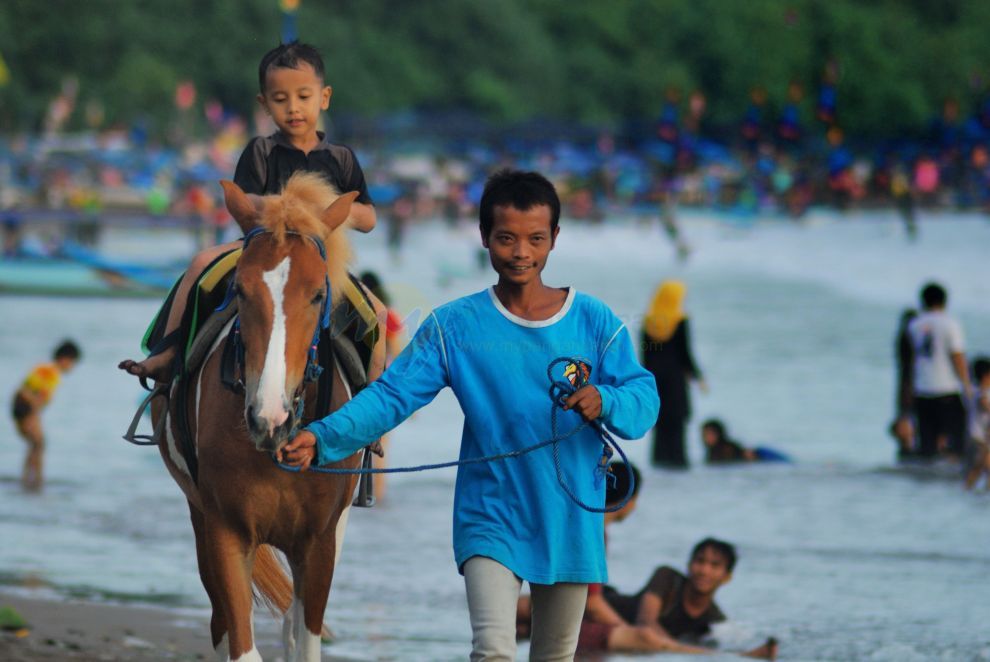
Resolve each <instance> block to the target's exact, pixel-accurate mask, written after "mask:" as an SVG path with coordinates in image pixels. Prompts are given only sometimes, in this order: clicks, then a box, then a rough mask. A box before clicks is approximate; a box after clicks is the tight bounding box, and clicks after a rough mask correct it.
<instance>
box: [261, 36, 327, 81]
mask: <svg viewBox="0 0 990 662" xmlns="http://www.w3.org/2000/svg"><path fill="white" fill-rule="evenodd" d="M300 62H305V63H307V64H309V65H310V66H311V67H313V71H315V72H316V75H317V76H318V77H319V78H320V80H323V73H324V69H323V58H322V57H321V56H320V52H319V51H318V50H316V47H314V46H310V45H309V44H303V43H301V42H298V41H290V42H289V43H287V44H279V45H278V46H277V47H276V48H273V49H272V50H270V51H268V52H267V53H265V55H264V57H262V58H261V64H259V65H258V87H259V89H260V90H261V93H262V94H264V93H265V83H266V81H267V79H268V70H269V69H298V68H299V63H300Z"/></svg>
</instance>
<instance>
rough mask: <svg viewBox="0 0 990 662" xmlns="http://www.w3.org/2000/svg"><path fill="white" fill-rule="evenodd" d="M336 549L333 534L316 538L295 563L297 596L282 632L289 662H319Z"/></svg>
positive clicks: (296, 555) (293, 600)
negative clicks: (324, 617)
mask: <svg viewBox="0 0 990 662" xmlns="http://www.w3.org/2000/svg"><path fill="white" fill-rule="evenodd" d="M336 556H337V549H336V545H335V544H334V536H333V532H331V533H330V534H328V535H326V536H324V537H322V538H313V539H312V540H310V541H309V543H308V544H306V545H305V547H303V548H302V549H300V550H299V551H298V553H297V554H295V555H294V557H295V558H293V559H292V561H291V563H292V580H293V581H292V583H293V586H294V588H295V595H294V596H293V599H292V607H291V608H290V609H289V611H288V612H287V613H286V615H285V619H286V620H285V626H284V628H283V630H282V634H283V637H284V638H285V646H286V651H287V653H288V660H289V662H319V660H320V640H321V636H322V633H323V616H324V612H325V610H326V606H327V597H328V596H329V595H330V582H331V580H332V579H333V567H334V564H335V562H336Z"/></svg>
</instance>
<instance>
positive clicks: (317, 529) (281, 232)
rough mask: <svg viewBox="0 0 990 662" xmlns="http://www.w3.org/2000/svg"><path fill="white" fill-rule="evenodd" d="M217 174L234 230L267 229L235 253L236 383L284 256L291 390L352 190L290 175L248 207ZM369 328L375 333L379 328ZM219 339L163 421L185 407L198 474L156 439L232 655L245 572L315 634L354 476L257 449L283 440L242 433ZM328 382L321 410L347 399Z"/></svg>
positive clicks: (245, 596) (244, 643)
mask: <svg viewBox="0 0 990 662" xmlns="http://www.w3.org/2000/svg"><path fill="white" fill-rule="evenodd" d="M223 184H224V191H225V195H226V199H227V206H228V209H229V210H230V211H231V213H232V215H234V217H235V219H236V220H237V221H238V223H239V224H240V226H241V228H242V229H245V231H247V230H248V229H250V228H252V227H254V226H255V225H262V226H264V227H265V228H266V229H267V230H268V232H266V233H265V234H262V235H259V236H258V237H257V238H255V239H254V240H252V242H251V243H250V245H249V246H248V247H247V248H246V250H245V251H244V254H243V255H242V257H241V259H240V261H239V263H238V274H237V282H238V286H239V289H240V291H241V293H242V294H241V300H240V314H241V333H242V337H243V339H244V345H245V359H246V360H245V363H246V369H245V390H246V392H247V393H248V394H250V393H251V389H252V388H253V387H254V386H255V385H256V384H257V380H258V377H259V370H260V366H261V365H262V364H263V362H264V355H263V354H264V352H265V350H266V348H267V345H268V343H267V337H266V333H269V334H270V332H271V317H272V311H271V299H270V298H268V299H266V297H265V296H263V290H262V288H261V287H259V286H258V279H259V278H260V274H261V273H262V272H263V271H265V270H269V269H271V268H272V266H273V265H275V264H278V263H279V262H280V261H281V260H282V259H283V258H284V257H286V256H289V257H290V259H291V270H290V275H289V279H288V283H287V285H286V288H285V306H284V309H285V314H286V318H287V319H286V336H287V342H286V365H287V371H286V392H287V394H289V395H291V394H293V393H295V392H296V389H297V388H302V386H301V382H302V377H303V372H304V367H305V362H306V352H307V350H308V346H309V343H310V340H311V338H312V336H313V332H314V330H315V326H316V324H317V322H318V311H319V306H318V305H314V304H313V299H314V296H315V295H316V294H318V293H319V292H320V291H321V290H322V289H323V283H324V276H325V275H329V278H330V281H331V283H334V282H337V283H339V282H342V279H343V278H347V272H346V268H347V262H348V260H349V259H350V249H349V247H348V245H347V240H346V238H345V237H344V236H343V234H342V232H339V231H338V232H335V231H334V230H337V229H338V228H339V227H340V226H341V225H342V224H343V222H344V220H345V219H346V217H347V214H348V212H349V209H350V204H351V202H352V201H353V198H354V194H348V195H347V196H340V198H339V200H340V202H339V204H337V205H332V204H331V203H332V202H333V201H334V200H335V199H336V198H337V195H336V193H335V192H334V191H333V190H332V189H331V188H330V187H329V186H327V185H326V184H324V183H323V181H322V179H320V178H319V177H317V176H314V175H295V176H294V177H293V178H292V179H290V180H289V182H288V184H287V185H286V187H285V190H284V191H283V193H282V194H281V195H279V196H270V197H267V198H264V205H263V207H262V210H261V213H260V214H258V213H257V210H256V209H255V206H254V205H253V203H252V202H251V201H250V200H249V199H248V198H247V196H245V195H244V193H243V192H242V191H241V190H240V189H238V188H237V187H236V186H235V185H233V184H231V183H229V182H224V183H223ZM296 232H298V233H301V234H303V235H309V236H316V237H319V238H320V239H321V240H322V241H324V243H325V245H326V248H327V262H326V263H325V264H324V263H323V262H322V260H320V257H319V254H318V252H317V250H316V249H315V247H314V245H313V243H312V242H311V241H310V240H309V239H306V238H305V237H301V236H299V235H297V234H293V233H296ZM333 289H334V291H335V292H339V291H340V288H333ZM336 296H337V295H335V298H336ZM266 301H267V309H266ZM380 335H381V337H383V338H384V334H380ZM224 342H226V341H224ZM224 342H221V343H220V344H219V346H218V349H217V350H215V351H214V352H213V353H212V355H210V356H209V357H208V358H207V360H206V361H205V362H204V365H203V367H202V368H201V369H200V371H199V372H197V373H196V374H193V375H190V377H189V378H190V379H193V380H198V383H199V388H195V387H194V388H190V389H188V393H189V397H188V399H187V401H186V402H177V401H176V400H175V399H174V398H173V400H172V402H171V403H170V407H171V408H172V410H171V414H172V415H171V416H170V419H171V420H170V421H169V424H170V425H171V427H172V434H173V435H178V434H179V431H178V430H177V429H176V428H175V426H174V420H175V416H174V412H175V408H176V407H187V408H188V412H189V420H190V428H191V429H192V430H193V431H194V432H193V434H194V436H195V442H196V448H197V453H198V461H199V482H198V484H196V483H194V482H193V481H192V480H191V478H190V476H189V475H188V473H186V472H185V471H183V470H182V468H180V467H179V466H178V465H176V463H175V462H174V461H173V460H172V458H171V457H170V455H169V452H168V448H167V446H166V445H167V441H166V440H163V441H162V442H161V444H160V450H161V453H162V458H163V460H164V461H165V464H166V466H167V467H168V470H169V472H170V473H171V474H172V477H173V478H174V479H175V481H176V482H177V483H178V484H179V486H180V488H182V491H183V493H184V494H185V496H186V499H187V500H188V502H189V509H190V515H191V519H192V523H193V530H194V532H195V534H196V551H197V558H198V561H199V568H200V576H201V578H202V581H203V585H204V587H205V588H206V591H207V594H208V595H209V597H210V601H211V603H212V605H213V618H212V621H211V633H212V637H213V643H214V646H216V645H218V644H219V642H220V641H221V640H222V638H223V636H224V634H227V635H228V639H229V655H230V658H231V659H236V658H237V657H239V656H241V655H243V654H244V653H246V652H248V651H250V650H251V649H252V648H253V646H254V643H253V641H252V631H251V607H252V595H251V579H252V574H253V575H254V578H255V580H256V581H255V585H256V586H257V587H258V588H259V590H260V591H261V592H262V594H263V597H264V598H265V599H266V600H267V601H269V603H270V604H274V605H275V606H276V607H278V608H279V609H280V610H282V611H285V609H286V608H287V607H288V604H289V601H290V599H291V595H294V596H295V598H296V599H297V600H299V601H301V602H302V604H303V611H304V620H305V625H306V629H307V630H308V631H309V632H310V633H313V634H316V635H318V634H319V633H320V632H321V630H322V623H323V612H324V609H325V607H326V601H327V597H328V594H329V590H330V582H331V579H332V576H333V568H334V564H335V561H336V549H337V540H336V535H337V523H338V520H339V519H340V518H341V515H342V514H343V513H344V511H345V509H346V508H347V507H348V506H349V505H350V501H351V497H352V495H353V492H354V487H355V483H356V480H357V479H356V477H355V476H335V475H328V474H318V473H313V472H309V473H305V474H298V473H292V472H288V471H283V470H282V469H279V468H278V467H277V466H276V465H275V464H274V462H273V461H272V458H271V455H270V453H269V452H261V451H259V450H258V448H259V447H265V448H267V449H268V450H273V449H274V447H276V446H277V445H279V444H281V443H284V441H285V440H286V439H279V440H261V441H259V440H258V439H257V438H254V439H253V438H252V435H251V434H250V433H249V431H248V426H247V425H246V423H245V395H244V394H236V393H234V392H232V391H230V390H227V389H225V388H224V387H223V385H222V384H221V382H220V369H219V361H220V358H221V356H222V351H223V344H224ZM333 381H334V389H333V398H332V401H331V410H336V409H337V408H339V407H340V406H341V405H343V404H344V402H345V401H346V399H347V398H348V389H347V387H346V386H345V384H344V382H343V380H342V377H341V374H340V371H339V370H335V371H334V376H333ZM194 383H195V382H194ZM304 393H305V401H306V407H307V415H309V416H311V415H312V414H313V411H312V409H313V407H314V403H315V401H316V393H315V386H314V385H313V384H309V385H306V386H305V388H304ZM197 397H198V399H199V402H198V403H197V402H196V400H197ZM197 404H198V407H197ZM197 409H198V411H199V417H198V418H197V416H196V412H197ZM163 415H165V411H164V407H163V405H162V404H160V403H158V404H157V406H156V407H154V408H153V418H154V420H155V421H156V422H157V421H158V419H159V418H160V417H161V416H163ZM255 436H257V435H255ZM358 464H359V455H354V456H352V457H350V458H347V459H346V460H344V461H342V462H340V463H338V464H337V465H334V466H346V467H356V466H357V465H358ZM263 545H271V546H272V547H275V548H278V549H279V550H281V551H282V552H284V553H285V556H286V558H287V559H288V562H289V566H290V568H291V571H292V580H293V586H292V587H290V585H289V583H288V580H287V577H286V576H285V574H284V572H282V571H281V569H280V568H279V566H278V565H277V563H276V562H275V561H274V557H273V556H272V555H271V554H270V552H268V551H267V549H266V548H264V547H261V549H260V550H259V546H263ZM290 591H291V594H290Z"/></svg>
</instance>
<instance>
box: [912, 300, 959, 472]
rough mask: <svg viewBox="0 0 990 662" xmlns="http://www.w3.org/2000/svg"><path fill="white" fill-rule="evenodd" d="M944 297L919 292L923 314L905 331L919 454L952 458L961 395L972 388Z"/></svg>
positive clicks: (956, 443)
mask: <svg viewBox="0 0 990 662" xmlns="http://www.w3.org/2000/svg"><path fill="white" fill-rule="evenodd" d="M947 301H948V295H947V294H946V292H945V289H944V288H943V287H942V286H941V285H939V284H937V283H928V284H927V285H925V286H924V288H922V290H921V304H922V308H923V311H922V313H921V314H920V315H918V317H916V318H915V319H914V320H913V321H912V322H911V324H910V326H909V327H908V334H909V335H910V337H911V345H912V347H913V350H914V395H915V411H916V413H917V416H918V436H919V444H920V448H919V455H920V456H921V457H923V458H933V457H935V455H936V454H937V453H939V452H946V453H949V454H951V455H955V456H957V457H961V456H962V454H963V448H964V445H965V442H966V410H965V407H964V406H963V399H962V395H963V393H965V395H966V397H967V398H969V396H970V393H971V392H972V387H971V386H970V383H969V371H968V370H967V367H966V355H965V353H964V347H963V333H962V327H961V326H960V325H959V322H958V321H957V320H956V319H955V318H953V317H950V316H949V314H948V313H946V312H945V306H946V303H947Z"/></svg>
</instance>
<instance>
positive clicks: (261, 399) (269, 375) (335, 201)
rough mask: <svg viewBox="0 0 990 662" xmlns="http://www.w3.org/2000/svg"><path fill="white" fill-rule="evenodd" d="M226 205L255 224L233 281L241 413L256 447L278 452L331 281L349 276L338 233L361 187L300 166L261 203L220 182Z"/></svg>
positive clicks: (242, 221) (248, 227) (247, 227)
mask: <svg viewBox="0 0 990 662" xmlns="http://www.w3.org/2000/svg"><path fill="white" fill-rule="evenodd" d="M221 184H222V185H223V188H224V196H225V198H226V203H227V209H228V210H229V211H230V213H231V215H232V216H233V217H234V219H235V220H236V221H237V223H238V225H239V226H240V227H241V229H242V230H243V231H244V232H245V235H248V233H249V232H250V231H252V230H254V231H255V232H256V234H254V235H251V238H250V240H249V241H247V242H246V243H245V246H244V252H243V254H242V255H241V257H240V259H239V260H238V263H237V275H236V280H235V284H234V288H235V294H236V296H237V301H238V310H239V316H240V322H239V323H240V338H241V343H242V346H243V349H244V353H243V354H244V358H243V365H242V370H243V379H244V392H245V403H244V404H245V406H244V418H245V421H246V423H247V429H248V431H249V432H250V434H251V438H252V440H253V441H254V443H255V446H257V448H258V450H262V451H275V450H277V449H278V448H280V447H281V446H282V445H283V444H284V443H285V442H286V441H287V440H288V436H289V434H290V433H291V432H292V430H293V428H294V427H295V425H296V423H297V421H296V404H297V403H298V402H299V400H298V398H301V397H302V392H303V388H304V386H305V383H304V382H303V378H304V376H305V372H306V364H307V359H308V354H309V348H310V346H311V345H312V343H313V339H314V334H315V332H316V330H317V328H318V325H319V324H320V322H321V317H322V315H323V314H324V313H325V312H326V311H327V310H329V307H330V306H331V304H332V302H331V301H330V300H328V297H329V296H330V294H331V293H330V292H328V291H327V290H328V284H331V287H330V289H331V291H333V292H336V291H338V290H339V288H334V287H332V284H333V283H339V282H340V279H341V278H346V277H347V276H346V268H347V266H346V265H347V261H348V259H349V257H350V250H349V248H348V245H347V240H346V239H345V238H344V237H343V233H341V232H334V230H336V229H337V228H338V227H339V226H340V225H341V224H342V223H343V222H344V221H345V220H346V219H347V216H348V214H349V213H350V209H351V203H352V202H353V201H354V198H355V197H357V193H348V194H344V195H341V196H339V197H338V195H337V193H336V192H335V191H334V190H333V189H332V188H331V187H330V186H329V185H328V184H326V183H325V182H324V181H323V179H322V178H320V177H319V176H318V175H313V174H308V173H300V174H297V175H294V176H293V177H292V178H291V179H290V180H289V181H288V183H287V184H286V186H285V189H284V190H283V192H282V194H281V195H277V196H267V197H265V198H263V199H262V200H263V201H264V204H263V205H262V206H261V209H260V210H259V209H257V208H256V207H255V205H254V204H253V203H252V202H251V200H250V199H249V198H248V196H247V195H246V194H245V193H244V192H243V191H242V190H241V189H240V188H238V187H237V185H235V184H233V183H232V182H221Z"/></svg>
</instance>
